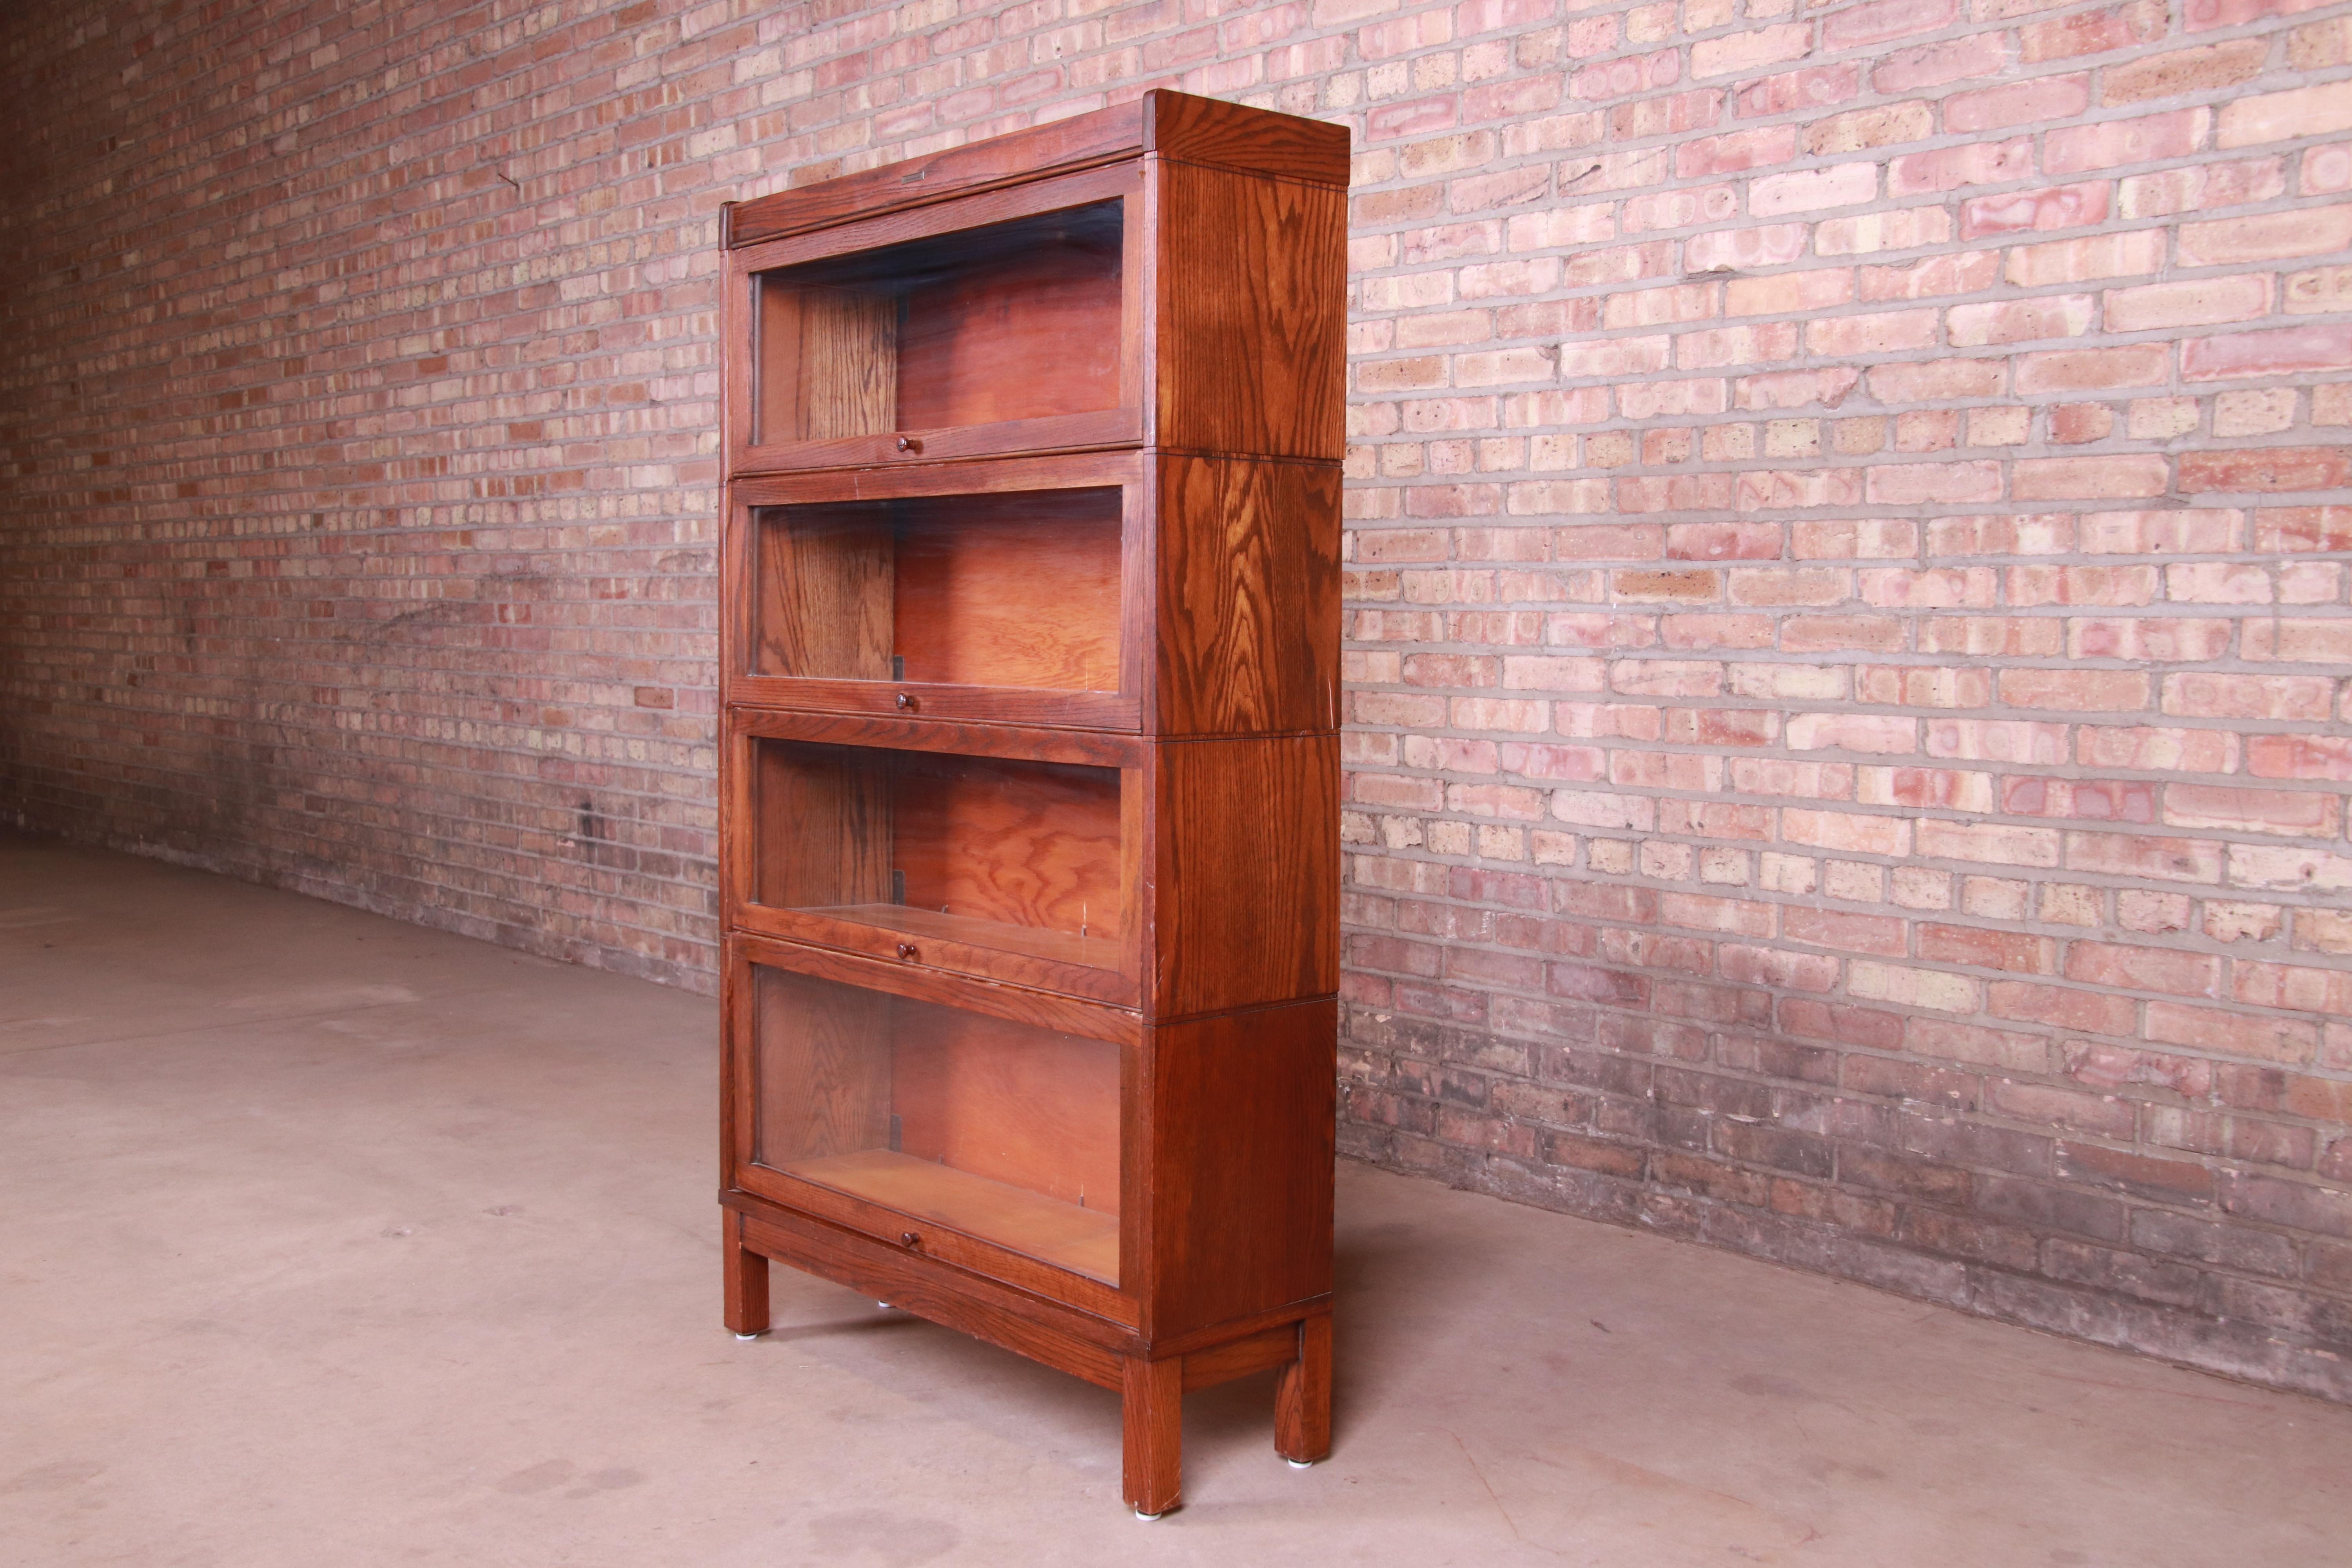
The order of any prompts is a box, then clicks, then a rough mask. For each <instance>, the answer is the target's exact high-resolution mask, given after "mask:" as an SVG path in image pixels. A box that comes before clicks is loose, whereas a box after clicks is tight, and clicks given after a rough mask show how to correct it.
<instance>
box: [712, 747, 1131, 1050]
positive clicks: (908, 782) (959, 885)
mask: <svg viewBox="0 0 2352 1568" xmlns="http://www.w3.org/2000/svg"><path fill="white" fill-rule="evenodd" d="M747 743H748V745H749V747H750V750H751V757H752V761H751V764H750V766H749V767H748V769H747V770H746V771H748V772H749V773H751V775H752V779H753V784H752V797H753V805H754V816H755V819H756V823H757V826H756V827H755V829H754V837H753V838H752V841H751V845H750V847H749V850H748V856H749V859H750V868H749V874H748V876H746V877H745V878H744V879H742V885H743V886H744V887H745V888H746V889H747V897H748V900H750V902H749V905H748V906H737V905H734V904H731V903H730V905H729V910H730V919H731V920H733V921H734V922H735V923H736V924H738V925H739V926H741V927H743V928H744V929H748V930H758V931H766V932H769V933H771V934H774V935H778V936H782V937H786V938H790V939H794V940H800V941H807V942H824V943H827V944H829V945H836V946H848V947H852V948H854V949H856V950H858V951H863V952H870V953H873V954H875V955H876V956H877V957H896V958H897V959H898V960H899V961H900V962H902V963H922V964H929V965H936V966H941V967H945V968H950V969H963V970H968V971H971V972H973V973H982V974H991V975H994V976H996V977H998V978H1001V979H1003V980H1006V981H1009V982H1011V983H1013V984H1035V985H1039V986H1043V987H1045V988H1046V989H1053V990H1071V991H1074V992H1075V994H1080V995H1087V996H1094V997H1097V998H1099V999H1101V1000H1105V1001H1113V1002H1120V1003H1128V1004H1132V1003H1133V1002H1134V1001H1135V1000H1136V999H1137V986H1138V983H1139V974H1140V972H1141V944H1140V942H1139V939H1138V933H1139V926H1138V924H1137V921H1136V912H1135V907H1134V895H1135V891H1136V889H1134V886H1133V880H1132V878H1131V877H1130V876H1129V870H1128V868H1129V865H1130V864H1131V863H1134V862H1137V861H1139V858H1140V856H1141V847H1140V845H1139V843H1138V842H1136V841H1137V839H1138V838H1139V830H1138V827H1137V825H1136V824H1135V822H1133V821H1131V820H1130V818H1131V817H1133V816H1134V815H1135V814H1134V813H1133V812H1131V811H1130V810H1129V808H1128V805H1127V799H1128V797H1129V795H1132V794H1133V793H1135V792H1138V791H1139V790H1140V789H1141V788H1142V787H1143V782H1144V781H1143V775H1142V773H1141V770H1135V769H1130V770H1126V771H1120V770H1115V769H1110V768H1101V767H1088V766H1079V765H1075V764H1070V763H1047V762H1034V761H1025V760H1019V761H1016V760H1012V759H1006V758H999V757H974V756H968V755H958V754H955V753H947V752H924V751H908V750H883V749H879V748H873V747H858V746H836V745H825V744H816V743H811V742H793V741H782V740H758V739H754V740H751V741H750V742H747ZM735 847H736V849H737V852H738V853H739V854H740V853H743V852H744V851H743V850H742V847H741V846H740V845H737V846H735ZM1074 965H1075V966H1081V967H1082V968H1083V969H1084V970H1085V971H1089V972H1090V973H1076V974H1072V973H1066V971H1067V969H1068V968H1069V967H1070V966H1074Z"/></svg>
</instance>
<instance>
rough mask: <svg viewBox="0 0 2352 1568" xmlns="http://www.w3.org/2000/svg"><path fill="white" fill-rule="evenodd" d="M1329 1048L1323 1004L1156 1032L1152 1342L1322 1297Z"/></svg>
mask: <svg viewBox="0 0 2352 1568" xmlns="http://www.w3.org/2000/svg"><path fill="white" fill-rule="evenodd" d="M1338 1040H1339V1005H1338V1003H1337V1002H1335V1001H1329V1000H1325V1001H1317V1002H1305V1003H1299V1004H1296V1005H1290V1006H1284V1007H1266V1008H1261V1009H1257V1010H1255V1011H1253V1012H1246V1013H1234V1014H1227V1015H1223V1016H1219V1017H1215V1018H1202V1019H1195V1020H1192V1021H1191V1022H1189V1023H1182V1024H1172V1025H1164V1026H1160V1027H1158V1028H1156V1029H1154V1030H1153V1031H1152V1038H1151V1045H1150V1051H1149V1053H1148V1065H1147V1066H1146V1068H1145V1071H1146V1073H1147V1075H1148V1078H1149V1088H1148V1089H1147V1091H1146V1092H1147V1093H1148V1095H1149V1097H1150V1131H1149V1133H1148V1134H1147V1138H1148V1141H1149V1146H1148V1150H1147V1151H1146V1152H1145V1154H1144V1158H1145V1159H1147V1160H1148V1161H1149V1163H1150V1172H1151V1199H1150V1204H1151V1215H1150V1227H1151V1259H1150V1272H1149V1275H1148V1277H1147V1278H1146V1279H1143V1280H1139V1281H1138V1282H1137V1283H1138V1285H1139V1288H1140V1289H1142V1290H1143V1292H1144V1296H1145V1300H1144V1320H1143V1321H1144V1327H1145V1331H1146V1332H1147V1333H1148V1334H1149V1335H1150V1336H1151V1338H1152V1339H1153V1340H1154V1341H1155V1342H1157V1341H1159V1340H1160V1339H1161V1338H1163V1337H1173V1336H1176V1335H1180V1334H1183V1333H1186V1332H1189V1331H1193V1330H1196V1329H1202V1328H1208V1327H1212V1326H1213V1325H1217V1324H1221V1323H1225V1322H1227V1321H1231V1320H1236V1319H1242V1318H1245V1317H1247V1316H1249V1315H1250V1314H1253V1313H1257V1312H1263V1311H1270V1310H1280V1309H1282V1308H1284V1307H1286V1306H1288V1305H1291V1304H1294V1303H1297V1302H1300V1301H1305V1300H1310V1299H1312V1298H1316V1297H1319V1296H1325V1295H1328V1293H1329V1291H1330V1289H1331V1223H1332V1220H1331V1194H1332V1161H1333V1156H1334V1152H1335V1151H1334V1133H1333V1114H1334V1109H1335V1107H1334V1101H1335V1100H1336V1099H1337V1095H1338V1088H1337V1085H1338V1081H1339V1047H1338Z"/></svg>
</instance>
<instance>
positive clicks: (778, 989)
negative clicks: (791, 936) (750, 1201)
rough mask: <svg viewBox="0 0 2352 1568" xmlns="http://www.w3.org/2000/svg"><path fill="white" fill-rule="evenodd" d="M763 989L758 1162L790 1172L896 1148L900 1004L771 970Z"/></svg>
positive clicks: (762, 976)
mask: <svg viewBox="0 0 2352 1568" xmlns="http://www.w3.org/2000/svg"><path fill="white" fill-rule="evenodd" d="M756 984H757V987H758V995H759V1000H758V1004H757V1008H758V1010H757V1013H756V1015H755V1016H756V1020H757V1021H756V1023H755V1024H754V1026H753V1028H754V1038H755V1039H756V1040H757V1041H758V1047H757V1048H758V1052H759V1058H758V1063H757V1066H756V1068H755V1069H754V1071H755V1075H756V1078H757V1081H758V1089H757V1090H756V1093H757V1100H756V1104H757V1107H758V1109H757V1111H756V1117H757V1120H756V1121H755V1123H754V1129H753V1136H752V1142H751V1158H752V1159H753V1160H755V1161H757V1162H758V1163H761V1164H763V1165H770V1166H773V1167H775V1168H777V1169H779V1170H782V1169H787V1168H789V1167H791V1166H793V1165H794V1164H797V1163H802V1162H805V1161H809V1160H816V1159H823V1158H826V1157H829V1156H835V1155H843V1154H850V1153H855V1152H858V1151H861V1150H866V1149H876V1148H887V1147H888V1146H889V1144H890V1118H891V1115H892V1112H893V1110H895V1109H896V1107H895V1103H894V1095H893V1089H892V1085H893V1078H894V1051H893V1047H894V1045H895V1043H896V1040H897V1038H898V1028H897V1026H896V1022H895V1020H894V1019H893V1017H892V1012H893V1010H894V1008H895V1007H896V1006H897V1005H898V1004H897V1003H896V1001H895V999H894V998H892V997H890V996H887V995H885V994H882V993H880V992H877V991H861V990H859V989H857V988H856V986H851V985H839V984H834V983H832V982H830V981H824V980H818V979H815V978H814V977H812V976H809V975H805V974H794V973H791V972H789V971H787V970H782V969H765V968H763V969H761V971H760V972H759V978H758V980H757V982H756Z"/></svg>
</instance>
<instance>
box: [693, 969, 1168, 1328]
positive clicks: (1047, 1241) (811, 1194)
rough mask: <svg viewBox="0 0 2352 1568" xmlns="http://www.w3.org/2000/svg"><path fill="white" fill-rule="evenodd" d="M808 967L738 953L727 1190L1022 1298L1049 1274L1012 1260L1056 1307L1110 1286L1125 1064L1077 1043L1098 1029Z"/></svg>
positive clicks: (1090, 1014)
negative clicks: (1004, 1280)
mask: <svg viewBox="0 0 2352 1568" xmlns="http://www.w3.org/2000/svg"><path fill="white" fill-rule="evenodd" d="M809 968H814V969H823V968H824V964H823V963H822V962H821V961H819V962H814V963H813V962H812V961H811V960H809V958H808V957H807V955H805V954H802V953H797V952H794V951H793V950H792V949H789V948H784V947H782V946H777V945H772V944H755V945H753V946H752V947H751V948H750V949H749V950H748V952H746V951H742V950H740V944H739V952H738V956H737V961H736V969H735V973H734V976H733V983H734V984H737V985H739V986H740V987H742V988H743V995H742V997H741V1003H742V1005H740V1007H739V1010H738V1014H737V1016H738V1017H739V1018H740V1020H741V1021H742V1022H741V1025H740V1037H739V1038H738V1039H737V1040H736V1042H735V1056H734V1058H733V1060H732V1061H731V1062H730V1071H731V1072H732V1073H733V1074H734V1075H735V1077H736V1081H737V1083H738V1085H739V1087H740V1089H742V1090H743V1091H744V1094H743V1099H742V1100H741V1101H740V1103H741V1105H742V1106H744V1107H746V1108H748V1111H749V1114H748V1116H743V1115H742V1114H741V1113H740V1112H739V1121H738V1122H737V1124H736V1126H735V1129H734V1132H733V1138H732V1153H733V1156H734V1159H735V1162H736V1166H737V1169H736V1176H737V1179H738V1180H739V1181H740V1184H742V1185H743V1186H744V1188H745V1189H746V1190H748V1191H751V1192H754V1193H761V1194H764V1195H768V1196H771V1197H774V1198H776V1199H778V1200H779V1201H782V1202H787V1203H790V1204H792V1205H793V1206H794V1207H796V1208H800V1209H802V1210H803V1212H808V1213H813V1214H815V1215H818V1216H820V1217H822V1218H825V1219H830V1220H832V1221H834V1222H835V1223H836V1224H842V1225H847V1226H854V1227H856V1228H858V1229H861V1230H864V1231H866V1232H868V1233H870V1234H873V1235H875V1236H877V1237H881V1238H882V1239H884V1240H886V1241H890V1242H895V1243H898V1245H901V1246H904V1247H908V1248H910V1249H913V1250H917V1251H920V1252H923V1253H926V1254H928V1255H929V1256H933V1257H938V1258H943V1259H945V1260H947V1261H950V1262H954V1263H958V1264H961V1266H963V1267H966V1268H976V1269H978V1270H980V1271H982V1272H986V1273H992V1274H996V1275H998V1276H1000V1277H1011V1278H1014V1279H1018V1280H1019V1282H1021V1283H1024V1284H1026V1285H1029V1286H1031V1287H1032V1288H1035V1287H1036V1286H1037V1285H1038V1284H1039V1283H1040V1279H1046V1278H1049V1277H1041V1276H1037V1275H1036V1274H1035V1272H1034V1269H1030V1268H1025V1267H1024V1264H1035V1265H1043V1266H1044V1267H1045V1268H1047V1269H1051V1270H1055V1271H1058V1272H1061V1273H1066V1274H1068V1275H1074V1276H1076V1277H1078V1279H1076V1280H1068V1281H1064V1282H1063V1283H1062V1284H1061V1286H1060V1287H1059V1288H1057V1289H1054V1290H1053V1293H1055V1294H1057V1295H1061V1296H1063V1297H1065V1298H1070V1297H1072V1296H1080V1297H1083V1296H1085V1295H1086V1294H1087V1292H1088V1291H1089V1285H1088V1284H1087V1283H1085V1282H1092V1285H1093V1286H1097V1287H1108V1288H1110V1289H1117V1287H1118V1283H1119V1279H1120V1267H1119V1261H1120V1260H1119V1214H1120V1211H1121V1208H1122V1206H1123V1205H1122V1183H1123V1180H1124V1170H1123V1163H1122V1148H1123V1144H1124V1139H1123V1137H1122V1132H1121V1127H1122V1114H1121V1107H1122V1073H1123V1072H1124V1070H1125V1068H1124V1066H1123V1062H1124V1057H1125V1054H1126V1053H1125V1050H1124V1048H1123V1047H1122V1045H1121V1043H1120V1042H1118V1041H1117V1040H1110V1039H1103V1038H1099V1037H1097V1036H1096V1035H1093V1034H1088V1033H1087V1032H1085V1031H1086V1029H1087V1027H1088V1026H1089V1025H1090V1022H1091V1020H1092V1018H1094V1017H1095V1016H1101V1017H1106V1018H1108V1017H1112V1015H1110V1014H1109V1013H1108V1011H1107V1010H1104V1011H1101V1012H1099V1013H1097V1011H1096V1010H1091V1009H1087V1008H1083V1007H1077V1006H1074V1005H1068V1004H1064V1005H1062V1006H1063V1009H1064V1012H1063V1014H1062V1015H1061V1016H1047V1017H1042V1018H1022V1017H1018V1016H1010V1015H1013V1014H1015V1013H1018V1012H1019V1011H1021V1010H1022V1007H1023V1002H1022V999H1021V998H1020V997H1018V996H1017V995H1016V996H1013V997H1012V998H1011V999H1010V1000H1007V999H1006V997H1005V996H1003V995H999V996H988V995H982V996H978V997H971V996H970V995H969V988H965V992H964V993H956V992H953V991H942V992H941V993H940V995H943V996H952V997H953V998H954V1000H953V1001H952V1002H950V1001H948V1000H942V999H940V996H919V995H914V994H903V993H900V992H893V991H891V990H887V989H882V988H879V987H877V986H875V985H871V984H853V983H850V982H849V981H848V980H845V979H844V978H839V977H836V975H837V973H838V971H837V970H836V972H835V973H808V972H805V969H809ZM886 978H892V977H886ZM1098 1032H1101V1033H1109V1032H1117V1031H1116V1030H1115V1029H1114V1030H1103V1031H1098ZM1024 1274H1027V1275H1030V1276H1031V1277H1030V1278H1027V1279H1022V1278H1021V1277H1022V1276H1023V1275H1024ZM1095 1294H1096V1295H1097V1297H1098V1298H1099V1299H1098V1300H1095V1301H1091V1302H1088V1303H1087V1304H1089V1305H1095V1306H1097V1307H1100V1306H1101V1305H1102V1304H1103V1302H1104V1301H1106V1300H1108V1291H1097V1292H1095ZM1120 1313H1121V1315H1124V1310H1123V1309H1120Z"/></svg>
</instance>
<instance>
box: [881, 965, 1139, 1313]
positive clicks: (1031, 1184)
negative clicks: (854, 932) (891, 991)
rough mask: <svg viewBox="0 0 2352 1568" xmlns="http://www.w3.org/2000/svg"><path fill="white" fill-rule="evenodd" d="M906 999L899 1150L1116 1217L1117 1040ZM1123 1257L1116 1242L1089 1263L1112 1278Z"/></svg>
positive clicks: (902, 1006)
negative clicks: (1103, 1260)
mask: <svg viewBox="0 0 2352 1568" xmlns="http://www.w3.org/2000/svg"><path fill="white" fill-rule="evenodd" d="M898 1008H899V1019H898V1022H899V1032H898V1038H897V1044H898V1059H897V1062H896V1079H895V1081H894V1083H893V1085H892V1099H891V1110H892V1111H893V1113H894V1114H895V1115H897V1116H898V1119H899V1122H900V1124H901V1129H900V1131H899V1134H898V1148H899V1150H900V1152H904V1153H906V1154H908V1155H910V1156H912V1157H914V1158H916V1159H918V1160H927V1161H935V1162H938V1163H940V1164H942V1165H946V1166H951V1167H953V1168H955V1169H957V1170H960V1171H965V1172H969V1173H971V1174H973V1175H975V1176H981V1177H985V1178H987V1179H989V1180H991V1181H993V1182H1001V1183H1004V1184H1008V1185H1011V1186H1014V1187H1018V1188H1021V1189H1023V1190H1024V1191H1028V1192H1032V1193H1034V1194H1037V1195H1039V1196H1040V1197H1042V1198H1046V1199H1051V1200H1052V1201H1054V1202H1055V1203H1059V1204H1061V1205H1065V1206H1066V1207H1070V1208H1074V1209H1076V1210H1079V1211H1082V1212H1083V1213H1086V1214H1092V1215H1109V1216H1111V1217H1112V1218H1117V1217H1118V1212H1119V1204H1120V1194H1119V1169H1120V1167H1119V1116H1118V1112H1119V1100H1118V1094H1119V1068H1120V1062H1119V1048H1118V1047H1117V1046H1115V1045H1112V1044H1110V1043H1109V1042H1108V1041H1103V1040H1089V1039H1085V1038H1082V1037H1077V1036H1074V1035H1067V1034H1057V1033H1054V1032H1051V1031H1047V1030H1043V1029H1039V1028H1037V1027H1036V1026H1034V1025H1024V1024H1015V1023H1013V1022H1011V1021H1009V1020H1007V1019H1003V1018H991V1017H987V1016H983V1015H979V1014H973V1013H966V1012H961V1011H959V1010H957V1009H954V1008H950V1007H940V1006H933V1005H925V1004H922V1003H916V1002H901V1003H899V1004H898ZM1070 1223H1072V1224H1076V1221H1072V1222H1070ZM961 1228H963V1229H966V1230H970V1229H972V1228H973V1227H971V1226H962V1227H961ZM1089 1234H1091V1233H1089ZM1108 1234H1109V1235H1111V1236H1112V1237H1114V1238H1115V1237H1116V1236H1117V1234H1118V1227H1117V1226H1111V1227H1110V1228H1109V1231H1108ZM993 1239H996V1240H1000V1241H1003V1240H1004V1238H1003V1237H993ZM1005 1245H1007V1246H1012V1245H1014V1244H1013V1243H1012V1242H1010V1241H1006V1242H1005ZM1090 1272H1102V1273H1104V1275H1105V1277H1106V1278H1108V1279H1111V1280H1113V1281H1114V1282H1116V1280H1117V1279H1118V1247H1117V1244H1116V1240H1114V1242H1113V1245H1112V1249H1111V1257H1110V1258H1109V1261H1108V1266H1107V1269H1104V1270H1090Z"/></svg>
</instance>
